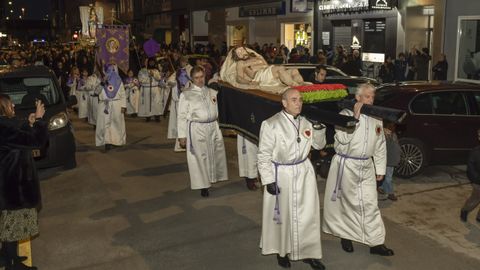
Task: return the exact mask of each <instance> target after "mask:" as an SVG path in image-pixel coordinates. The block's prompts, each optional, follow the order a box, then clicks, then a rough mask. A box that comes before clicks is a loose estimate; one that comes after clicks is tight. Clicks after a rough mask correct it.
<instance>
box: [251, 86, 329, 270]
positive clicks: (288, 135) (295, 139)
mask: <svg viewBox="0 0 480 270" xmlns="http://www.w3.org/2000/svg"><path fill="white" fill-rule="evenodd" d="M282 105H283V110H282V111H281V112H279V113H277V114H275V115H274V116H272V117H270V118H269V119H267V120H265V121H263V122H262V126H261V128H260V136H259V146H258V170H259V172H260V176H261V177H260V178H261V181H262V185H264V186H265V188H264V193H263V214H262V237H261V240H260V248H261V249H262V254H263V255H269V254H276V255H277V262H278V264H279V265H280V266H281V267H284V268H289V267H290V260H292V261H298V260H302V261H303V262H305V263H307V264H309V265H310V266H311V267H312V268H313V269H325V266H324V265H323V264H322V262H321V261H320V259H321V258H322V246H321V239H320V235H321V229H320V202H319V196H318V190H317V180H316V174H315V170H314V169H313V166H312V163H311V162H310V160H309V159H308V155H309V153H310V149H311V148H312V147H313V148H315V149H322V148H323V147H324V146H325V129H320V130H317V129H314V128H313V126H312V124H311V123H310V122H309V121H308V120H307V119H306V118H304V117H302V116H301V115H300V113H301V111H302V97H301V95H300V93H299V92H298V91H297V90H295V89H288V90H286V91H285V92H284V93H283V95H282Z"/></svg>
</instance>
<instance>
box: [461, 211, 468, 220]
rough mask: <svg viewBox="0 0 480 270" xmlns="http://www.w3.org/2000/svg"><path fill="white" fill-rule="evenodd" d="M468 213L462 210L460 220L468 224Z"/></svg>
mask: <svg viewBox="0 0 480 270" xmlns="http://www.w3.org/2000/svg"><path fill="white" fill-rule="evenodd" d="M467 216H468V211H466V210H462V211H460V220H461V221H463V222H467Z"/></svg>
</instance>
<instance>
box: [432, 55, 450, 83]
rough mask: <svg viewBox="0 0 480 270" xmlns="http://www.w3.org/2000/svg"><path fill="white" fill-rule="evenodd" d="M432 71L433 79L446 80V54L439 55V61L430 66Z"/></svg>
mask: <svg viewBox="0 0 480 270" xmlns="http://www.w3.org/2000/svg"><path fill="white" fill-rule="evenodd" d="M432 71H433V79H434V80H439V81H446V80H447V71H448V63H447V56H446V55H445V54H443V53H442V54H441V55H440V61H438V62H437V64H435V66H433V68H432Z"/></svg>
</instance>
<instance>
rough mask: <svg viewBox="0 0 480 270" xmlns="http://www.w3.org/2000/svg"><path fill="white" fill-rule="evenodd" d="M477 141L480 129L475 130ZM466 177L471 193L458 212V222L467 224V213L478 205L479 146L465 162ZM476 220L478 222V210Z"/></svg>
mask: <svg viewBox="0 0 480 270" xmlns="http://www.w3.org/2000/svg"><path fill="white" fill-rule="evenodd" d="M477 140H480V129H479V130H477ZM467 177H468V180H470V182H471V183H472V193H471V194H470V197H469V198H468V199H467V200H466V201H465V204H464V205H463V207H462V210H461V211H460V220H461V221H463V222H467V217H468V213H470V212H471V211H473V209H475V208H476V207H477V206H478V205H479V204H480V146H477V147H475V148H473V149H472V150H471V151H470V155H469V156H468V162H467ZM476 220H477V222H480V209H479V210H478V213H477V218H476Z"/></svg>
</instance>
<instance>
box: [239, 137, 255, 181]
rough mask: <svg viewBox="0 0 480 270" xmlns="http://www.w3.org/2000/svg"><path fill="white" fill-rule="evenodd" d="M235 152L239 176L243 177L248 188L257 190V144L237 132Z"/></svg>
mask: <svg viewBox="0 0 480 270" xmlns="http://www.w3.org/2000/svg"><path fill="white" fill-rule="evenodd" d="M237 153H238V173H239V175H240V177H243V178H245V182H246V183H247V188H248V189H249V190H257V189H258V187H257V185H256V184H255V182H256V181H257V178H258V168H257V161H258V159H257V154H258V146H257V145H256V144H255V143H253V142H252V141H250V140H249V139H247V138H245V136H243V135H242V134H237Z"/></svg>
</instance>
